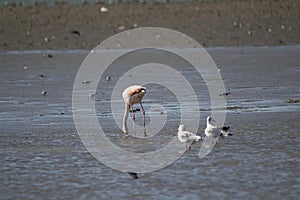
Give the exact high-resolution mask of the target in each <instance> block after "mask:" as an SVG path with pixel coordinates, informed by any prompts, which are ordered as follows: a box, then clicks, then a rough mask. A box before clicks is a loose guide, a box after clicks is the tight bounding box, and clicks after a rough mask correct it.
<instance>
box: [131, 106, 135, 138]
mask: <svg viewBox="0 0 300 200" xmlns="http://www.w3.org/2000/svg"><path fill="white" fill-rule="evenodd" d="M130 110H131V118H132V126H133V129H134V135H135V136H136V130H135V115H134V111H133V108H132V106H130Z"/></svg>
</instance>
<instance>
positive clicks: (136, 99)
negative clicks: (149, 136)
mask: <svg viewBox="0 0 300 200" xmlns="http://www.w3.org/2000/svg"><path fill="white" fill-rule="evenodd" d="M145 93H146V88H145V87H143V86H140V85H132V86H129V87H128V88H126V89H125V90H124V91H123V93H122V97H123V100H124V103H125V113H124V117H123V132H124V134H125V135H126V136H127V135H128V127H127V118H128V113H129V110H131V118H132V120H133V123H134V121H135V116H134V111H133V109H132V106H133V105H134V104H137V103H139V104H140V105H141V108H142V113H143V122H144V135H145V136H146V128H145V110H144V108H143V105H142V99H143V97H144V95H145Z"/></svg>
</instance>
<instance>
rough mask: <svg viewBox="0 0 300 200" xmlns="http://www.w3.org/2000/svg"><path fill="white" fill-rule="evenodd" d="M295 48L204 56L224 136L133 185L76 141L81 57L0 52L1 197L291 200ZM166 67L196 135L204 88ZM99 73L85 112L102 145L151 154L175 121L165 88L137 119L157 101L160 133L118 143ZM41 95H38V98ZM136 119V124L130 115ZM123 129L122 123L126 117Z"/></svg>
mask: <svg viewBox="0 0 300 200" xmlns="http://www.w3.org/2000/svg"><path fill="white" fill-rule="evenodd" d="M299 50H300V47H299V46H292V47H260V48H254V47H249V48H211V49H208V52H209V53H210V54H211V56H212V57H213V59H214V61H215V62H216V64H217V66H218V67H219V68H220V72H221V74H222V77H223V79H224V83H225V87H226V90H227V91H229V92H230V93H231V94H229V95H228V96H227V97H226V98H227V104H228V105H227V108H217V109H219V111H222V110H224V109H226V112H227V117H226V123H225V124H226V125H230V126H231V132H232V133H233V134H234V136H232V137H230V138H225V139H221V140H219V142H218V143H217V145H216V146H215V148H214V149H213V150H212V152H211V153H210V154H209V155H208V156H206V157H205V158H203V159H200V158H199V157H198V156H197V154H198V151H199V149H200V146H201V143H198V144H195V145H194V146H193V147H192V150H191V151H188V152H186V153H185V154H184V155H183V156H182V157H181V158H180V159H178V160H177V161H175V162H174V163H172V164H171V165H170V166H168V167H166V168H163V169H161V170H158V171H155V172H152V173H145V174H140V175H139V176H140V178H139V179H137V180H132V179H131V178H130V177H129V176H128V174H126V173H123V172H119V171H117V170H113V169H111V168H109V167H107V166H105V165H104V164H102V163H101V162H99V161H97V160H96V159H95V158H94V157H93V156H92V155H91V154H90V153H88V151H87V150H86V149H85V147H84V146H83V144H82V143H81V140H80V138H79V136H78V135H77V132H76V129H75V126H74V121H73V115H72V88H73V82H74V79H75V76H76V73H77V70H78V68H79V66H80V63H81V62H82V60H83V59H84V57H85V56H86V55H87V53H88V52H85V51H70V52H66V51H47V52H46V51H31V52H1V53H0V57H1V68H0V72H1V73H0V76H1V79H0V85H1V88H0V91H1V92H0V102H1V110H0V123H1V134H0V137H1V138H0V147H1V151H0V156H1V159H0V180H1V181H0V194H1V199H21V198H23V199H38V198H41V199H42V198H43V199H48V198H53V199H66V198H69V199H71V198H72V199H75V198H76V199H83V198H84V199H87V198H88V199H99V198H100V199H108V198H113V199H115V198H125V199H141V198H147V199H157V198H159V199H175V198H176V199H212V198H215V199H221V198H222V199H225V198H226V199H241V198H247V199H296V198H297V197H298V196H299V195H300V192H299V191H300V190H299V189H300V178H299V177H300V172H299V171H300V166H299V163H300V152H299V148H300V137H299V129H300V123H299V117H300V112H299V111H300V104H299V103H286V101H287V100H288V99H300V93H299V77H300V76H299V75H300V70H299V69H300V66H299V63H300V62H299V61H300V58H299ZM43 53H49V54H52V55H53V57H52V58H48V57H44V56H42V54H43ZM24 66H27V69H24ZM176 69H177V70H179V71H181V72H182V73H183V74H184V75H185V76H186V77H188V78H189V80H190V82H191V84H192V85H193V86H195V90H196V92H197V98H198V101H199V102H200V105H199V111H200V127H199V131H198V133H199V134H201V133H202V131H203V128H204V127H205V118H206V116H208V115H209V114H210V99H209V96H208V92H207V88H206V86H205V84H204V83H203V81H202V80H198V78H199V77H198V76H196V75H195V73H194V72H193V71H189V70H182V69H178V68H176ZM107 73H109V75H110V76H111V80H110V81H108V82H102V83H105V88H106V89H107V90H105V91H103V90H101V87H99V94H97V95H96V98H95V105H96V110H97V118H98V120H99V123H100V124H101V126H102V127H103V129H104V130H105V133H106V135H107V137H108V138H110V140H111V141H112V142H114V143H115V144H117V145H119V146H120V147H122V148H124V149H126V150H132V151H137V152H144V151H154V150H157V149H160V148H162V147H163V146H164V145H166V144H167V143H168V142H169V141H170V139H172V138H173V137H174V136H176V130H177V126H178V124H179V123H180V105H179V103H178V101H177V99H176V97H175V96H174V95H172V93H170V91H168V89H167V88H165V87H162V86H159V85H157V84H148V85H147V88H148V90H147V94H146V96H145V98H144V107H145V110H146V114H147V118H146V121H147V123H149V121H150V118H149V114H152V115H154V116H155V115H160V114H161V112H162V111H161V110H160V109H161V108H160V107H156V108H153V109H152V110H150V108H151V105H152V104H161V105H162V106H163V109H164V110H163V112H162V114H166V115H167V117H168V118H167V122H166V124H165V127H164V129H163V130H162V131H161V132H160V134H158V135H155V136H153V137H149V138H148V139H136V138H133V137H129V138H127V139H122V133H121V130H120V129H119V128H118V126H117V125H116V124H115V122H114V121H113V120H112V114H111V109H110V106H109V104H110V93H109V92H110V91H111V90H112V88H113V86H114V84H115V83H116V79H117V77H119V76H120V74H119V73H120V72H119V71H118V70H116V71H108V72H107ZM40 74H43V75H44V77H40ZM42 89H46V90H47V92H48V93H47V95H46V96H42V95H41V94H40V93H41V90H42ZM168 92H169V93H168ZM162 94H165V95H162ZM87 98H88V97H87ZM220 98H223V97H220ZM91 101H93V100H91ZM119 102H120V103H122V101H119ZM122 104H123V103H122ZM136 107H137V108H138V106H136ZM186 109H189V106H188V105H187V107H186ZM122 112H123V110H121V111H120V113H119V114H122ZM136 118H137V124H139V125H140V124H141V122H142V120H141V113H140V112H137V113H136ZM128 123H129V126H132V124H131V121H130V119H129V120H128ZM137 141H138V143H137Z"/></svg>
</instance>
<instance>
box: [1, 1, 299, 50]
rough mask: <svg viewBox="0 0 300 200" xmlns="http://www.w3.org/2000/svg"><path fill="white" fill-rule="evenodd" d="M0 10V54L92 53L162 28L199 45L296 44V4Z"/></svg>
mask: <svg viewBox="0 0 300 200" xmlns="http://www.w3.org/2000/svg"><path fill="white" fill-rule="evenodd" d="M101 6H102V5H87V6H74V5H57V6H53V7H46V6H36V7H4V8H0V38H1V41H0V49H1V50H26V49H92V48H94V47H95V46H96V45H97V44H99V43H100V42H101V41H103V40H105V39H106V38H108V37H110V36H112V35H114V34H116V33H118V32H121V31H123V30H128V29H131V28H134V27H148V26H155V27H165V28H170V29H174V30H178V31H180V32H183V33H185V34H187V35H189V36H191V37H192V38H194V39H195V40H197V41H198V42H199V43H200V44H202V45H203V46H240V45H243V46H245V45H246V46H253V45H254V46H256V45H289V44H299V43H300V28H299V18H300V2H299V1H298V0H277V1H274V0H262V1H257V0H249V1H235V0H226V1H225V0H224V1H220V0H219V1H205V2H187V3H170V4H168V3H167V4H150V3H149V4H140V3H134V4H133V3H132V4H116V5H109V6H107V8H108V12H101Z"/></svg>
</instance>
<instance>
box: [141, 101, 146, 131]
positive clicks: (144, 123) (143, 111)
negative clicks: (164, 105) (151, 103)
mask: <svg viewBox="0 0 300 200" xmlns="http://www.w3.org/2000/svg"><path fill="white" fill-rule="evenodd" d="M140 105H141V108H142V113H143V125H144V136H147V134H146V122H145V110H144V107H143V105H142V102H141V103H140Z"/></svg>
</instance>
